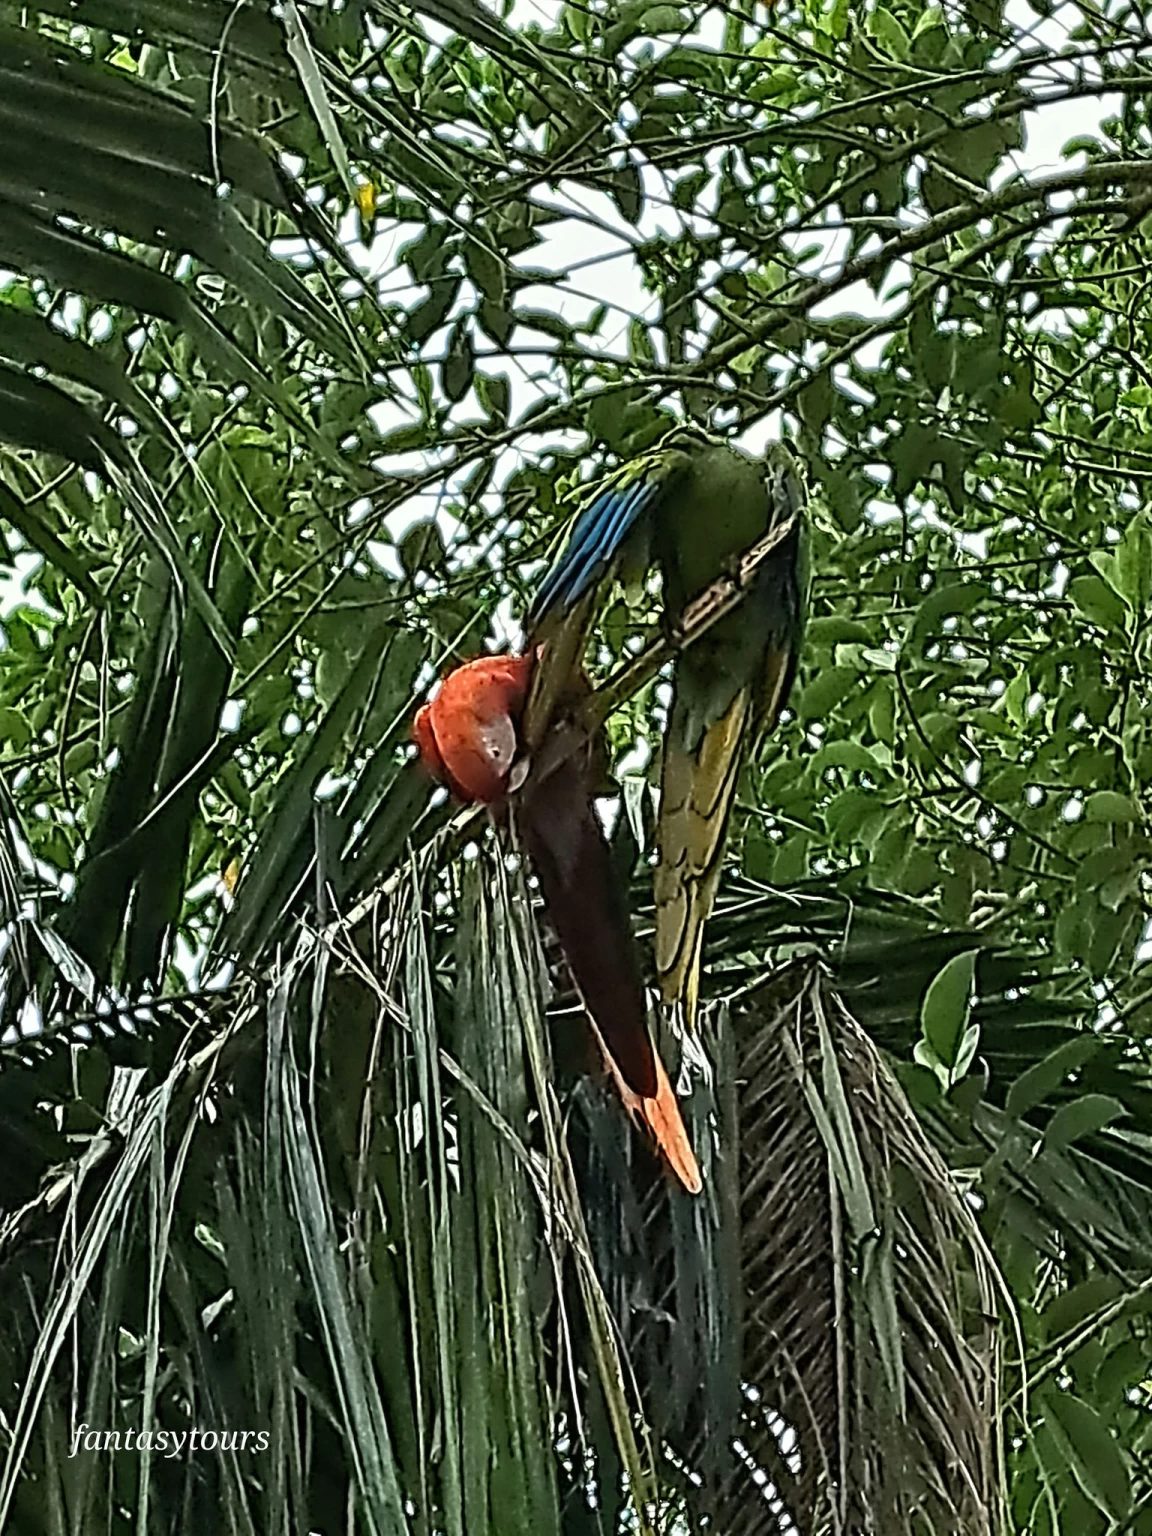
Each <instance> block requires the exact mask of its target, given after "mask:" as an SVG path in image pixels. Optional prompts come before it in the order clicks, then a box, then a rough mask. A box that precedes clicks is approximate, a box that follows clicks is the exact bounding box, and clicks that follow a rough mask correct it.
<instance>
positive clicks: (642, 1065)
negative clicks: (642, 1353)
mask: <svg viewBox="0 0 1152 1536" xmlns="http://www.w3.org/2000/svg"><path fill="white" fill-rule="evenodd" d="M516 808H517V822H518V825H519V828H520V832H521V836H522V837H523V840H524V846H525V848H526V850H527V853H528V857H529V859H530V860H531V863H532V868H533V870H534V871H535V874H536V877H537V879H538V880H539V882H540V891H541V895H542V896H543V898H544V905H545V907H546V908H547V911H548V916H549V919H550V920H551V923H552V926H553V927H554V928H555V930H556V934H557V937H558V938H559V940H560V947H561V949H562V950H563V952H564V958H565V960H566V961H567V964H568V969H569V970H570V971H571V973H572V979H573V981H574V982H575V983H576V987H577V990H578V991H579V993H580V996H581V999H582V1000H583V1003H584V1006H585V1008H586V1009H587V1011H588V1015H589V1018H590V1019H591V1021H592V1024H593V1028H594V1030H595V1032H596V1035H597V1038H598V1040H599V1042H600V1044H601V1047H602V1049H603V1052H604V1055H605V1058H606V1060H607V1061H608V1064H609V1067H610V1070H611V1072H612V1075H613V1077H614V1078H615V1079H616V1083H617V1086H618V1088H619V1091H620V1094H621V1097H622V1098H623V1100H624V1103H625V1105H626V1107H627V1108H628V1109H630V1110H631V1111H632V1113H633V1114H634V1115H635V1117H636V1118H637V1119H638V1120H640V1121H641V1123H642V1124H643V1125H644V1126H645V1127H646V1128H647V1130H648V1131H649V1133H650V1134H651V1135H652V1137H653V1138H654V1140H655V1141H656V1143H657V1145H658V1147H659V1148H660V1150H661V1152H662V1154H663V1156H664V1158H665V1160H666V1161H667V1162H668V1164H669V1166H670V1167H671V1168H672V1170H673V1172H674V1173H675V1174H676V1175H677V1177H678V1178H679V1179H680V1180H681V1182H682V1183H683V1184H684V1185H685V1187H686V1188H687V1189H689V1190H691V1191H692V1192H693V1193H695V1192H697V1191H698V1190H699V1189H700V1187H701V1184H700V1172H699V1169H698V1168H697V1166H696V1159H695V1157H694V1156H693V1154H692V1148H691V1145H690V1144H689V1141H688V1133H687V1131H686V1130H685V1127H684V1122H683V1119H682V1118H681V1115H680V1109H679V1106H678V1104H677V1102H676V1095H675V1094H674V1093H673V1091H672V1086H671V1084H670V1083H669V1081H668V1074H667V1073H666V1072H665V1070H664V1067H663V1064H662V1063H661V1061H660V1058H659V1056H658V1055H657V1054H656V1051H655V1049H654V1048H653V1045H652V1040H651V1037H650V1035H649V1033H648V1009H647V1004H646V1001H645V997H644V984H643V982H642V980H641V977H640V970H639V966H638V963H637V959H636V947H635V942H634V940H633V937H632V932H631V929H630V927H629V923H628V914H627V911H626V909H625V907H624V903H623V901H622V899H621V896H620V892H619V888H618V886H617V882H616V879H615V875H614V871H613V869H612V860H611V853H610V851H609V848H608V843H607V841H606V839H605V837H604V831H603V828H602V827H601V825H600V820H599V818H598V816H597V814H596V808H595V806H594V804H593V802H592V799H591V796H590V794H589V792H588V787H587V780H586V773H585V763H584V762H583V761H582V760H581V756H580V754H579V753H578V752H575V753H574V752H568V753H565V754H563V755H561V756H560V757H559V759H558V760H554V761H553V762H552V763H551V764H541V768H540V771H539V773H537V772H535V771H534V772H533V773H532V774H530V775H529V777H528V780H527V781H526V783H525V784H524V786H523V788H522V790H521V791H520V794H519V797H518V800H517V806H516Z"/></svg>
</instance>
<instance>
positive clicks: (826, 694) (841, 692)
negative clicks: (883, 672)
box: [799, 667, 860, 720]
mask: <svg viewBox="0 0 1152 1536" xmlns="http://www.w3.org/2000/svg"><path fill="white" fill-rule="evenodd" d="M859 681H860V673H859V672H858V671H857V670H856V668H855V667H825V668H824V669H823V671H821V672H819V673H818V674H817V676H816V677H814V678H813V679H812V681H811V682H810V683H809V684H808V686H807V688H805V690H804V692H803V693H802V694H801V695H800V704H799V709H800V716H801V718H802V719H804V720H822V719H823V718H824V717H825V716H826V715H830V714H831V713H832V711H833V710H834V709H835V708H836V706H837V705H838V704H841V703H843V701H844V700H845V699H846V698H847V697H848V695H849V694H850V693H851V692H852V690H853V688H855V687H856V685H857V683H858V682H859Z"/></svg>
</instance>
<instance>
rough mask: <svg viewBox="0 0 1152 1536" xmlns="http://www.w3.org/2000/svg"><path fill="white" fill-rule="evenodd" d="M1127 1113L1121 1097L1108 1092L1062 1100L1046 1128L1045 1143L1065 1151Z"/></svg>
mask: <svg viewBox="0 0 1152 1536" xmlns="http://www.w3.org/2000/svg"><path fill="white" fill-rule="evenodd" d="M1127 1113H1128V1111H1127V1109H1125V1107H1124V1105H1123V1104H1121V1102H1120V1100H1119V1099H1114V1098H1111V1097H1110V1096H1109V1095H1108V1094H1106V1093H1086V1094H1085V1095H1084V1096H1083V1098H1080V1099H1076V1100H1075V1102H1074V1103H1072V1104H1062V1105H1061V1106H1060V1108H1059V1109H1058V1110H1057V1111H1056V1113H1055V1114H1054V1115H1053V1116H1052V1118H1051V1120H1049V1122H1048V1124H1047V1126H1046V1127H1045V1130H1044V1147H1045V1149H1046V1150H1047V1151H1049V1152H1063V1151H1065V1150H1066V1149H1067V1148H1068V1147H1070V1146H1071V1145H1072V1144H1073V1142H1076V1141H1080V1140H1081V1139H1082V1138H1083V1137H1085V1136H1094V1135H1095V1134H1096V1132H1097V1131H1102V1130H1103V1129H1104V1127H1105V1126H1107V1125H1111V1124H1112V1122H1113V1121H1114V1120H1119V1119H1120V1117H1121V1116H1122V1115H1126V1114H1127Z"/></svg>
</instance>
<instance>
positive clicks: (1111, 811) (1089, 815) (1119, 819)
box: [1084, 789, 1139, 825]
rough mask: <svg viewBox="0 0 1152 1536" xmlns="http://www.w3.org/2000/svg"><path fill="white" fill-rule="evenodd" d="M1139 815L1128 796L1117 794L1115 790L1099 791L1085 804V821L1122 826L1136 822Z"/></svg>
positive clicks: (1089, 797) (1090, 796)
mask: <svg viewBox="0 0 1152 1536" xmlns="http://www.w3.org/2000/svg"><path fill="white" fill-rule="evenodd" d="M1138 815H1139V811H1138V808H1137V807H1136V805H1134V804H1133V802H1132V801H1131V800H1130V799H1129V798H1128V796H1127V795H1121V794H1117V792H1116V791H1115V790H1114V789H1098V790H1097V791H1096V793H1095V794H1094V795H1089V796H1088V798H1087V800H1085V802H1084V820H1085V821H1097V822H1107V823H1110V824H1112V825H1120V824H1126V823H1128V822H1130V821H1135V820H1136V819H1137V817H1138Z"/></svg>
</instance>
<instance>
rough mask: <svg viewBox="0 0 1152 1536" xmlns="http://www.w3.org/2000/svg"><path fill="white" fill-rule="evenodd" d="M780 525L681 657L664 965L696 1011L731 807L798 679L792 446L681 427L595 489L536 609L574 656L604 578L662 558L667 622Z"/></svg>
mask: <svg viewBox="0 0 1152 1536" xmlns="http://www.w3.org/2000/svg"><path fill="white" fill-rule="evenodd" d="M773 530H779V531H781V534H782V536H781V538H780V541H779V543H777V544H776V545H775V546H774V547H773V548H772V549H771V551H770V553H768V554H767V556H766V558H764V559H763V560H762V561H761V562H760V563H759V564H758V565H757V566H756V567H755V569H754V570H753V572H752V574H751V576H750V578H749V583H748V587H747V590H746V592H745V593H744V596H743V597H742V599H741V600H740V601H739V603H738V604H737V606H735V607H734V608H733V609H732V610H731V611H730V612H728V613H726V614H725V615H724V616H723V617H722V618H720V619H719V620H718V621H717V622H716V623H714V624H713V625H712V626H711V627H710V628H709V629H708V630H707V631H706V632H705V633H703V634H702V635H701V636H700V638H699V639H698V640H697V641H695V642H694V643H691V644H688V645H685V646H684V647H683V648H682V649H681V650H680V651H679V654H678V656H677V661H676V667H675V680H674V683H673V692H672V707H671V710H670V713H669V719H668V727H667V732H666V734H665V739H664V758H663V767H662V772H661V791H660V800H661V803H660V817H659V828H658V839H659V863H658V866H657V870H656V876H655V900H656V969H657V972H658V975H659V978H660V986H661V991H662V993H663V996H664V1000H665V1002H666V1003H667V1004H668V1005H670V1006H671V1007H672V1008H673V1009H674V1010H675V1011H676V1012H677V1013H678V1014H679V1016H680V1017H681V1018H682V1020H683V1022H684V1023H685V1024H687V1025H688V1026H689V1027H691V1026H692V1025H693V1024H694V1022H695V1016H696V1006H697V996H698V989H699V974H700V955H701V946H702V941H703V932H704V924H705V922H706V921H707V919H708V916H709V914H710V912H711V910H712V904H713V902H714V900H715V897H716V888H717V885H718V883H719V878H720V868H721V864H722V862H723V857H724V845H725V840H726V832H727V826H728V818H729V814H730V812H731V809H732V801H733V798H734V796H735V791H736V781H737V778H738V776H739V772H740V768H741V766H742V764H743V762H744V760H745V757H746V754H747V752H748V749H749V747H750V745H751V743H752V742H754V741H755V740H756V739H757V738H758V737H759V736H760V735H761V734H762V733H763V732H765V731H767V730H771V729H772V727H773V726H774V725H775V723H776V720H777V718H778V717H779V714H780V711H781V710H782V709H783V707H784V705H785V703H786V701H787V698H788V694H789V690H790V689H791V686H792V682H793V679H794V678H795V675H796V664H797V659H798V655H799V650H800V644H801V639H802V635H803V628H804V608H805V603H806V587H807V570H806V566H807V561H806V539H805V528H804V491H803V487H802V484H801V481H800V477H799V474H798V472H797V469H796V465H795V461H794V460H793V458H792V455H791V454H790V453H789V452H788V451H787V449H785V448H784V447H782V446H776V447H773V448H772V449H770V450H769V453H768V456H767V457H766V458H765V459H763V460H757V459H754V458H752V457H751V456H750V455H749V454H747V453H744V452H742V451H741V450H739V449H737V448H733V447H731V446H730V445H728V444H726V443H724V442H720V441H717V440H716V439H714V438H709V437H707V436H705V435H704V434H702V433H700V432H697V431H695V430H693V429H691V428H677V429H675V430H674V431H673V432H671V433H670V434H669V435H668V437H666V438H665V439H664V440H663V441H662V442H661V443H660V444H659V445H658V446H657V447H656V448H655V449H654V450H653V451H651V452H650V453H646V454H644V455H643V456H641V457H640V458H638V459H635V460H633V461H632V462H631V463H628V464H626V465H624V466H623V467H622V468H621V469H620V470H618V471H617V472H615V473H614V474H613V475H611V476H610V477H609V478H608V479H607V480H606V481H604V482H603V483H602V485H601V486H600V487H599V488H598V489H597V490H596V491H595V492H594V494H593V495H592V496H591V499H590V500H589V501H588V502H587V504H586V506H585V508H584V510H583V511H582V512H581V513H580V514H579V515H578V516H577V518H576V520H575V522H574V524H573V526H572V531H571V534H570V536H569V538H568V541H567V544H566V545H565V547H564V549H563V551H562V552H561V554H560V556H559V558H558V559H557V560H556V562H555V564H554V565H553V566H552V568H551V570H550V571H549V572H548V574H547V576H546V577H545V579H544V582H543V584H542V585H541V587H540V590H539V592H538V594H537V597H536V600H535V602H534V604H533V606H532V610H531V612H530V614H529V617H528V621H527V629H528V633H529V637H530V640H531V641H532V643H533V644H536V645H543V646H544V647H545V650H546V651H550V652H556V653H562V654H563V655H564V657H565V664H566V665H568V664H570V665H573V666H578V665H579V663H580V660H581V657H582V654H583V649H584V641H585V638H586V632H587V628H588V625H589V624H590V622H591V619H592V616H593V612H594V608H595V604H596V600H597V597H598V594H599V593H600V591H601V589H602V587H603V585H604V584H605V582H606V581H607V580H608V578H609V577H611V576H613V575H623V574H625V573H627V572H628V571H630V570H631V571H635V570H637V569H644V568H646V567H647V566H649V565H650V564H651V563H652V562H653V561H655V562H657V563H658V564H659V567H660V569H661V572H662V574H663V588H664V607H665V616H666V622H667V624H668V626H669V628H670V630H671V629H678V628H679V626H680V624H681V620H682V619H683V617H684V614H685V610H686V609H687V608H688V607H689V606H690V605H691V604H692V603H693V600H694V599H696V598H698V597H700V596H701V594H702V593H704V592H706V591H707V589H708V588H709V587H711V586H713V585H714V584H715V583H716V582H718V581H720V580H721V578H723V577H725V576H726V575H730V574H732V572H733V571H734V569H735V567H736V565H737V563H738V562H739V558H740V556H741V555H742V554H743V553H744V552H745V551H747V550H749V549H750V548H751V547H752V546H754V545H756V544H757V543H758V542H759V541H762V540H764V539H765V537H766V535H770V534H771V533H772V531H773Z"/></svg>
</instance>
